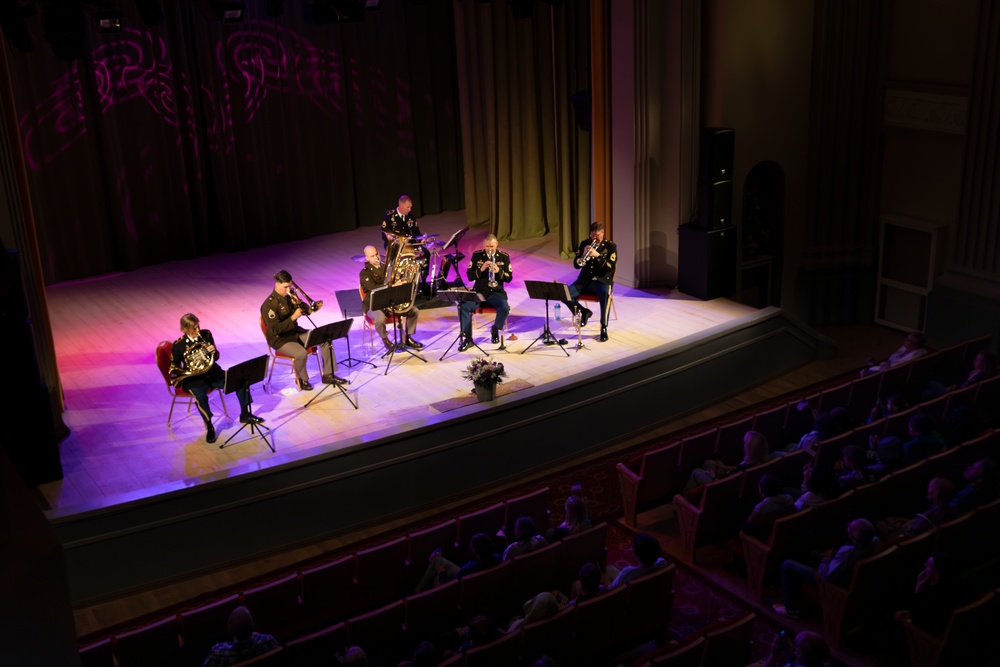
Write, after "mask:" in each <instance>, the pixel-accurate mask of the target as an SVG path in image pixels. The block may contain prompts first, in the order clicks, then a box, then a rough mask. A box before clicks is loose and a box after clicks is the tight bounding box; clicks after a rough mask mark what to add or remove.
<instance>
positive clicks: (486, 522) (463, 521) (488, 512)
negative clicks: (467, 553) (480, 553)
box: [457, 503, 505, 551]
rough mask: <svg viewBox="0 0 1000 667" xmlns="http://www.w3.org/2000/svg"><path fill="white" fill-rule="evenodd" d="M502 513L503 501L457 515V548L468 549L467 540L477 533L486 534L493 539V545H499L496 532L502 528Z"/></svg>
mask: <svg viewBox="0 0 1000 667" xmlns="http://www.w3.org/2000/svg"><path fill="white" fill-rule="evenodd" d="M504 513H505V510H504V505H503V503H496V504H495V505H490V506H489V507H484V508H482V509H480V510H476V511H474V512H469V513H468V514H463V515H461V516H459V517H458V537H457V542H458V548H459V550H460V551H464V550H465V549H468V548H469V541H470V540H471V539H472V538H473V536H475V535H476V534H478V533H483V534H484V535H488V536H489V537H490V539H492V540H493V541H494V543H495V546H499V544H498V543H497V533H498V532H500V529H501V528H503V524H504ZM498 551H502V549H498Z"/></svg>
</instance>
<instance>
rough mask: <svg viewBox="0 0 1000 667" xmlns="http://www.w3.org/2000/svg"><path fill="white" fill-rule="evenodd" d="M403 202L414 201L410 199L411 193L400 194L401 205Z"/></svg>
mask: <svg viewBox="0 0 1000 667" xmlns="http://www.w3.org/2000/svg"><path fill="white" fill-rule="evenodd" d="M403 202H411V203H412V202H413V200H412V199H410V195H399V206H402V205H403Z"/></svg>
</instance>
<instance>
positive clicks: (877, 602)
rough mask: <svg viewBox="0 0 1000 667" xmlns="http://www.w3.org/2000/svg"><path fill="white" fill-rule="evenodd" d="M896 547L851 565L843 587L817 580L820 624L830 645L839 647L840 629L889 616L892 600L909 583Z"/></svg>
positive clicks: (841, 634)
mask: <svg viewBox="0 0 1000 667" xmlns="http://www.w3.org/2000/svg"><path fill="white" fill-rule="evenodd" d="M899 564H900V557H899V548H898V547H896V546H891V547H888V548H886V549H883V550H882V551H880V552H878V553H877V554H875V555H873V556H869V557H868V558H865V559H862V560H860V561H858V562H857V563H855V564H854V571H853V572H852V573H851V579H850V582H849V583H848V584H847V586H841V585H839V584H835V583H831V582H829V581H820V582H819V598H820V606H821V607H822V609H823V627H824V629H825V634H826V638H827V641H828V642H830V646H831V647H832V648H840V645H841V639H842V637H843V635H844V632H845V631H846V630H848V629H850V628H852V627H855V626H856V625H859V624H861V623H864V622H867V621H873V620H874V619H876V618H892V613H891V612H892V611H893V610H892V609H890V608H889V607H891V606H892V604H893V601H894V600H898V599H899V596H900V595H901V594H902V592H903V590H904V589H905V588H906V586H907V585H908V584H909V583H910V582H909V581H908V577H909V573H902V572H901V571H900V569H899Z"/></svg>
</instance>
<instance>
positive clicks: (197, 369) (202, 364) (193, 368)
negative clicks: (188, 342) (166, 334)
mask: <svg viewBox="0 0 1000 667" xmlns="http://www.w3.org/2000/svg"><path fill="white" fill-rule="evenodd" d="M214 363H215V354H214V353H212V352H209V350H208V343H206V342H205V341H204V340H202V339H201V338H198V340H196V341H195V342H194V345H192V346H191V347H189V348H188V349H186V350H184V368H178V367H177V366H174V365H171V366H170V371H169V372H170V384H172V385H174V386H175V387H176V386H178V385H180V383H181V382H183V381H184V380H186V379H187V378H189V377H193V376H195V375H201V374H202V373H206V372H208V369H210V368H211V367H212V364H214Z"/></svg>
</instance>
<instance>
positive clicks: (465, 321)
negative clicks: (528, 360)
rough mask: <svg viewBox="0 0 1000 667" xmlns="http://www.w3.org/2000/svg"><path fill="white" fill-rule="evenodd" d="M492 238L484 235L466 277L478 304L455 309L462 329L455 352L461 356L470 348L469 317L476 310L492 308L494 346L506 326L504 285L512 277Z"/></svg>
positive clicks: (507, 257)
mask: <svg viewBox="0 0 1000 667" xmlns="http://www.w3.org/2000/svg"><path fill="white" fill-rule="evenodd" d="M498 245H499V242H498V241H497V237H496V234H487V235H486V238H485V239H483V247H482V250H477V251H476V252H474V253H472V257H471V258H470V259H469V268H468V269H467V270H466V272H465V273H466V276H467V277H468V278H469V280H471V281H473V285H472V291H473V292H476V293H478V294H479V295H481V296H482V297H483V302H482V303H476V302H475V301H463V302H462V303H461V304H460V305H459V307H458V321H459V324H461V329H462V342H461V343H460V344H459V346H458V351H459V352H465V351H466V350H468V349H469V348H470V347H472V345H473V343H472V313H473V312H474V311H475V310H476V308H478V307H480V306H490V307H492V308H496V311H497V316H496V319H495V320H493V328H492V329H490V341H491V342H492V343H493V344H494V345H495V344H497V343H499V342H500V331H501V330H502V329H503V326H504V324H505V323H506V322H507V315H508V314H509V313H510V305H509V304H508V303H507V292H505V291H504V288H503V285H504V283H509V282H510V280H511V278H512V277H513V269H511V266H510V255H508V254H507V253H505V252H504V251H503V250H499V249H498V247H497V246H498Z"/></svg>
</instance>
